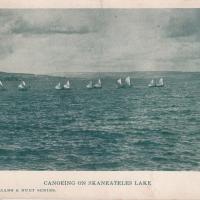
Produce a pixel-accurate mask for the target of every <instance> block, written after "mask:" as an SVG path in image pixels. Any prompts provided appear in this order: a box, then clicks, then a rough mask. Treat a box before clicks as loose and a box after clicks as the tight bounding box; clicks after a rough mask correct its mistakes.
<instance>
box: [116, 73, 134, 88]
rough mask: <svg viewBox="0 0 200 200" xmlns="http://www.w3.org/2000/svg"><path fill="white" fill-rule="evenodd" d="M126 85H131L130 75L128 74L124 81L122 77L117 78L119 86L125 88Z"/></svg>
mask: <svg viewBox="0 0 200 200" xmlns="http://www.w3.org/2000/svg"><path fill="white" fill-rule="evenodd" d="M125 87H131V78H130V76H127V77H126V78H125V79H124V82H122V78H119V79H118V80H117V88H125Z"/></svg>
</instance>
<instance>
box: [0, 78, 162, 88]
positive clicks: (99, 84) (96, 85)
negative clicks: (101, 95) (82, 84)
mask: <svg viewBox="0 0 200 200" xmlns="http://www.w3.org/2000/svg"><path fill="white" fill-rule="evenodd" d="M131 86H132V83H131V78H130V76H127V77H126V78H125V79H124V80H122V78H119V79H117V88H127V87H131ZM148 87H164V79H163V78H160V79H159V80H158V81H157V80H155V79H152V80H151V81H150V83H149V84H148ZM29 88H30V87H29V86H28V85H27V84H26V82H25V81H24V80H22V81H21V82H20V84H19V85H18V90H21V91H26V90H28V89H29ZM86 88H87V89H92V88H94V89H95V88H96V89H100V88H102V81H101V79H98V80H97V82H96V83H93V81H89V82H88V84H87V85H86ZM55 89H56V90H64V89H66V90H69V89H71V83H70V81H69V80H67V81H66V82H65V84H61V82H58V84H57V85H56V86H55ZM0 90H6V87H5V86H4V85H3V83H2V81H1V80H0Z"/></svg>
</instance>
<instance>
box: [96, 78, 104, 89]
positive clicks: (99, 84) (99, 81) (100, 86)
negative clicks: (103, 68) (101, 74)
mask: <svg viewBox="0 0 200 200" xmlns="http://www.w3.org/2000/svg"><path fill="white" fill-rule="evenodd" d="M94 88H102V84H101V79H99V80H98V82H97V83H96V84H94Z"/></svg>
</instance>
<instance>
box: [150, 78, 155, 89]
mask: <svg viewBox="0 0 200 200" xmlns="http://www.w3.org/2000/svg"><path fill="white" fill-rule="evenodd" d="M148 86H149V87H155V81H154V79H152V80H151V82H150V83H149V85H148Z"/></svg>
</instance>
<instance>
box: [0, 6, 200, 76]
mask: <svg viewBox="0 0 200 200" xmlns="http://www.w3.org/2000/svg"><path fill="white" fill-rule="evenodd" d="M174 70H175V71H200V9H53V10H52V9H32V10H31V9H26V10H25V9H24V10H23V9H10V10H6V9H0V71H4V72H19V73H34V74H49V73H56V72H65V73H66V72H116V71H117V72H125V71H174Z"/></svg>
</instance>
